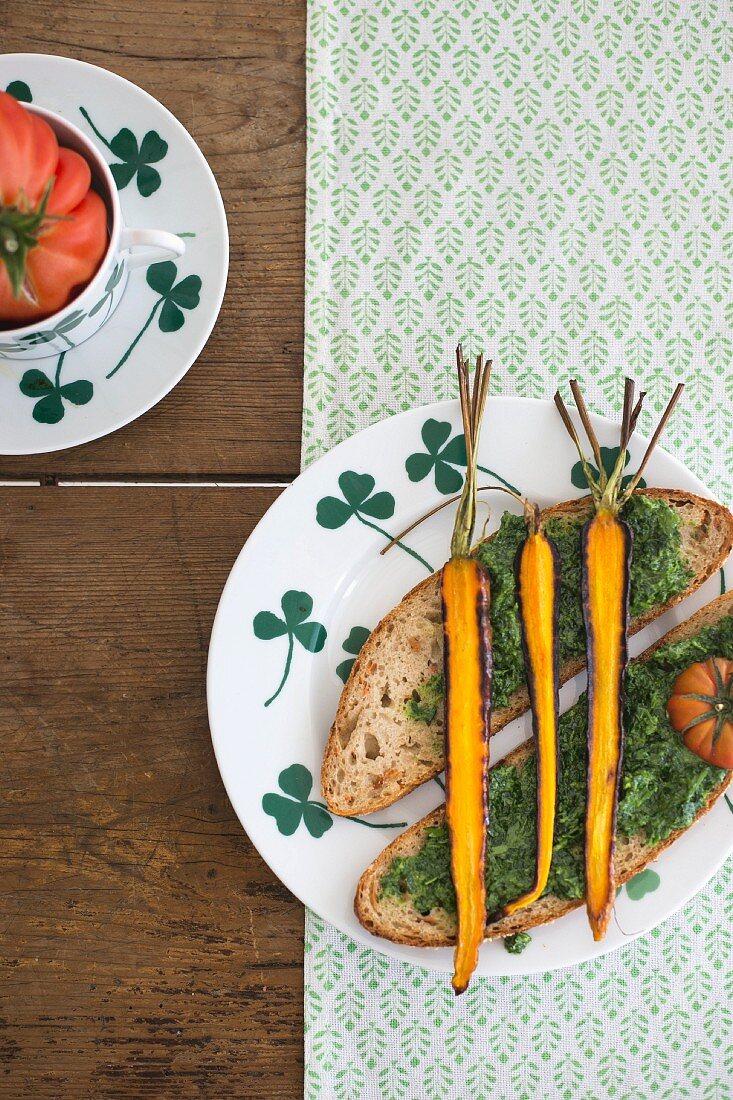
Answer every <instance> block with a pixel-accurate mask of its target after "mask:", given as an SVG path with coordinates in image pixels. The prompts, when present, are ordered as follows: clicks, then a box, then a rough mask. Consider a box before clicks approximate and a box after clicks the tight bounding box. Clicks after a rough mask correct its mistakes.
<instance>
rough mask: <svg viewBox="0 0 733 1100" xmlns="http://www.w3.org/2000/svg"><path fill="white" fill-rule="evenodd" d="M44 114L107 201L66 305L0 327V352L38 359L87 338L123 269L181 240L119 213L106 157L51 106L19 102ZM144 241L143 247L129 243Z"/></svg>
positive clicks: (108, 310) (117, 290) (109, 304)
mask: <svg viewBox="0 0 733 1100" xmlns="http://www.w3.org/2000/svg"><path fill="white" fill-rule="evenodd" d="M23 106H24V107H25V108H26V110H29V111H33V112H34V114H37V115H40V117H41V118H42V119H44V120H45V121H46V122H47V123H48V124H49V126H50V127H51V129H52V130H53V131H54V133H55V134H56V137H57V138H58V142H59V145H66V146H67V147H68V148H69V149H74V150H75V152H77V153H81V155H82V156H83V157H84V159H85V160H86V161H87V163H88V165H89V167H90V168H91V170H92V185H93V186H94V189H95V190H96V191H97V192H98V193H99V194H100V195H101V197H102V198H103V199H104V203H105V205H106V207H107V228H108V231H109V244H108V245H107V250H106V252H105V254H104V256H103V257H102V262H101V263H100V265H99V268H98V270H97V273H96V275H95V276H94V278H93V279H92V280H91V282H90V283H88V284H87V286H86V287H85V288H84V290H82V292H81V293H80V294H77V296H76V297H75V298H73V299H72V300H71V301H70V302H69V304H68V305H66V306H64V308H63V309H59V310H57V311H56V313H53V314H51V316H50V317H46V318H44V320H42V321H35V322H33V323H32V324H29V325H24V326H23V327H22V328H8V329H5V328H1V327H0V358H5V359H22V360H24V361H25V360H28V359H43V358H45V357H47V356H49V355H58V354H60V352H62V351H68V350H69V348H71V347H76V345H77V344H81V343H83V341H84V340H88V339H89V337H90V336H93V335H94V333H95V332H97V331H98V330H99V329H100V328H101V327H102V325H103V324H104V323H105V321H106V320H107V319H108V318H109V317H110V316H111V315H112V313H113V312H114V310H115V309H116V308H117V306H118V304H119V302H120V299H121V298H122V295H123V293H124V290H125V286H126V285H127V277H128V274H129V272H130V271H131V270H132V269H133V268H135V267H141V266H143V265H145V266H147V265H148V264H151V263H156V262H157V261H158V260H164V259H168V258H170V257H172V256H182V255H183V253H184V252H185V251H186V243H185V241H183V240H181V238H180V237H177V236H176V235H175V233H168V232H167V231H166V230H164V229H131V228H129V227H128V226H126V225H125V224H124V222H123V219H122V210H121V207H120V198H119V195H118V193H117V187H116V185H115V181H114V179H113V178H112V173H111V172H110V170H109V168H108V166H107V163H106V161H105V160H104V158H103V157H102V155H101V154H100V153H99V151H98V149H97V148H96V146H94V145H93V144H92V143H91V141H89V139H88V138H87V137H85V136H84V134H83V133H82V132H81V130H79V129H77V127H76V126H74V125H72V123H70V122H68V121H67V120H66V119H65V118H61V116H60V115H57V114H54V113H53V112H52V111H46V110H44V108H43V107H36V106H35V105H34V104H24V105H23ZM141 245H143V246H148V247H147V248H146V250H145V251H144V252H135V253H133V251H132V249H133V248H138V247H139V246H141Z"/></svg>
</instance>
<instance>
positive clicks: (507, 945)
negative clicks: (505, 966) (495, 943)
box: [504, 932, 532, 955]
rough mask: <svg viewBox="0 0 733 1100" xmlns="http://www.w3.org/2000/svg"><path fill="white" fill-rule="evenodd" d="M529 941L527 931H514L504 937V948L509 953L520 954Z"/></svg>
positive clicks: (530, 940)
mask: <svg viewBox="0 0 733 1100" xmlns="http://www.w3.org/2000/svg"><path fill="white" fill-rule="evenodd" d="M531 942H532V937H531V936H530V934H529V932H515V933H514V935H513V936H505V937H504V950H505V951H508V952H509V954H510V955H521V954H522V952H523V951H524V949H525V947H529V945H530V943H531Z"/></svg>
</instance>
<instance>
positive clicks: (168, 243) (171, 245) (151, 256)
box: [120, 227, 186, 271]
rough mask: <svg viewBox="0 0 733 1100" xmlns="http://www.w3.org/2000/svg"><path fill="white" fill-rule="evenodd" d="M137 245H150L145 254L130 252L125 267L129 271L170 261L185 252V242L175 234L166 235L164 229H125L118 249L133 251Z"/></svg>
mask: <svg viewBox="0 0 733 1100" xmlns="http://www.w3.org/2000/svg"><path fill="white" fill-rule="evenodd" d="M139 245H150V246H151V248H152V251H151V248H149V249H148V250H147V251H146V252H137V253H133V252H130V253H129V255H128V258H127V266H128V268H129V270H130V271H132V270H133V268H136V267H143V266H146V267H147V265H148V264H155V263H159V262H160V260H166V259H170V258H171V257H173V256H182V255H183V253H184V252H185V251H186V242H185V241H183V240H181V238H180V237H177V236H176V235H175V233H168V232H167V231H166V230H165V229H130V228H127V227H125V228H124V229H123V230H122V234H121V236H120V248H121V249H122V250H125V249H128V250H129V249H133V248H137V247H138V246H139Z"/></svg>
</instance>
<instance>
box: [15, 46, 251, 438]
mask: <svg viewBox="0 0 733 1100" xmlns="http://www.w3.org/2000/svg"><path fill="white" fill-rule="evenodd" d="M8 85H10V86H11V88H12V90H14V91H15V92H16V93H17V92H20V95H21V96H22V95H26V96H27V94H30V95H31V97H32V101H33V102H34V103H37V104H39V105H40V106H41V107H47V108H48V109H49V110H51V111H55V112H56V113H57V114H60V115H62V116H63V117H64V118H67V119H69V121H70V122H73V123H74V124H75V125H76V126H78V127H79V129H81V130H82V131H83V132H84V133H85V134H86V135H87V136H88V137H89V138H91V140H92V141H94V142H95V144H96V145H97V146H98V147H99V149H100V151H101V152H102V155H103V156H104V157H105V159H106V160H107V162H108V163H109V164H110V165H115V164H117V165H122V166H123V168H122V172H123V173H124V174H123V175H121V177H120V179H121V181H122V182H123V183H124V185H123V186H120V187H119V195H120V202H121V205H122V213H123V216H124V219H125V222H126V223H127V224H128V225H134V226H141V227H148V228H153V229H168V230H170V231H171V232H173V233H179V234H181V235H185V236H186V253H185V255H184V256H182V257H181V258H180V259H178V260H176V261H175V267H176V277H175V284H174V287H173V290H175V287H176V286H178V285H179V284H180V283H181V281H182V280H183V279H186V278H189V277H190V276H198V278H199V279H200V280H201V287H200V291H199V292H198V293H193V294H191V293H189V294H188V295H187V296H186V305H185V306H184V307H183V309H182V310H181V312H182V313H183V316H184V323H183V325H182V326H181V327H180V328H179V329H178V330H177V331H173V332H171V331H165V332H164V331H162V330H161V328H160V326H159V318H160V316H161V313H162V310H161V309H160V308H159V307H158V308H156V302H159V301H160V294H159V293H157V292H156V291H155V290H154V289H153V288H152V287H151V286H150V285H149V284H148V282H147V279H146V270H145V268H140V269H138V270H136V271H133V272H132V273H131V275H130V279H129V282H128V284H127V287H126V289H125V293H124V296H123V298H122V301H121V302H120V304H119V306H118V307H117V309H116V310H115V312H114V313H113V314H112V316H111V318H110V320H109V321H108V322H107V323H106V324H105V325H104V326H103V328H101V329H100V331H99V332H98V333H97V334H96V335H95V336H92V337H91V338H90V339H89V340H86V341H85V342H84V343H83V344H80V345H79V347H76V348H75V347H74V346H73V336H74V334H73V330H70V331H69V333H68V335H67V337H66V338H67V340H68V342H69V347H70V350H69V351H68V352H67V353H66V354H65V355H64V356H63V357H62V362H61V364H59V363H58V360H59V356H52V357H49V358H45V359H38V360H34V361H33V362H31V363H29V364H28V367H25V366H24V365H23V363H22V362H20V361H18V360H12V361H11V360H10V359H3V357H2V355H1V354H0V454H6V455H15V454H42V453H44V452H46V451H57V450H61V449H63V448H65V447H73V446H76V445H77V444H79V443H87V442H89V440H91V439H98V438H99V437H100V436H103V435H108V434H109V432H113V431H115V429H117V428H121V427H122V426H123V424H128V423H129V422H130V421H131V420H134V419H135V418H136V417H138V416H140V415H141V414H142V413H144V412H146V411H147V409H149V408H151V407H152V406H153V405H155V404H156V403H157V402H158V401H160V400H161V398H162V397H165V395H166V394H167V393H168V392H169V391H170V390H172V389H173V387H174V386H175V385H176V383H178V382H180V380H181V378H183V376H184V374H185V373H186V371H187V370H188V369H189V367H190V366H191V365H192V364H193V363H194V362H195V360H196V358H197V356H198V355H199V354H200V352H201V349H202V348H203V346H204V344H205V343H206V341H207V339H208V337H209V334H210V332H211V330H212V328H213V327H214V322H215V321H216V318H217V316H218V313H219V309H220V307H221V301H222V298H223V296H224V287H225V285H226V278H227V268H228V263H229V238H228V234H227V223H226V217H225V214H224V205H223V203H222V201H221V195H220V194H219V188H218V187H217V185H216V180H215V179H214V176H213V175H212V172H211V169H210V168H209V166H208V164H207V163H206V160H205V158H204V156H203V154H202V152H201V150H200V149H199V148H198V146H197V145H196V142H195V141H194V140H193V138H192V137H191V135H190V134H189V133H188V132H187V131H186V130H184V128H183V126H181V124H180V122H179V121H178V120H177V119H176V118H174V116H173V115H172V114H171V113H170V111H168V110H166V108H165V107H163V105H162V104H160V103H158V101H157V100H155V99H153V97H152V96H150V95H148V93H147V92H144V91H142V89H141V88H138V87H136V86H135V85H134V84H131V83H130V82H129V81H128V80H124V79H123V78H122V77H120V76H116V75H115V74H114V73H110V72H107V70H106V69H99V68H97V66H96V65H87V64H86V63H85V62H83V61H75V60H73V59H72V58H69V57H50V56H47V55H45V54H4V55H1V56H0V89H2V90H5V89H6V88H7V87H8ZM93 127H94V128H96V131H97V132H96V133H95V130H94V129H93ZM122 130H128V131H130V132H131V134H132V135H133V138H134V141H135V142H136V144H137V146H138V147H139V148H140V149H142V148H143V138H144V137H145V135H146V134H148V133H149V132H150V131H154V133H155V134H156V135H157V137H158V138H159V139H162V141H163V142H165V143H166V144H167V150H166V151H165V154H164V155H163V156H162V157H159V155H158V154H159V152H160V149H161V148H162V146H161V145H160V142H159V141H155V142H154V144H155V147H156V153H155V156H156V159H155V160H154V161H151V164H150V165H148V168H152V169H154V170H155V171H156V172H157V173H158V176H159V178H160V183H159V185H158V186H157V187H155V189H154V190H150V173H147V174H144V175H143V177H142V184H141V187H142V190H141V187H140V186H138V184H139V183H140V180H141V177H140V176H139V174H138V172H137V171H135V173H134V174H133V175H132V177H131V178H129V179H127V182H124V181H125V178H126V176H129V172H127V173H125V170H124V163H125V162H124V161H123V160H122V159H121V158H120V157H116V156H115V155H114V154H113V153H112V151H111V150H110V149H109V147H108V143H110V142H113V139H114V138H115V136H118V135H119V134H120V131H122ZM115 144H116V148H118V149H119V148H120V146H119V145H118V144H117V143H115ZM126 146H130V148H131V145H130V136H129V135H125V136H124V137H123V150H124V148H125V147H126ZM127 163H128V164H129V163H131V162H130V161H128V162H127ZM118 171H119V169H118ZM148 191H150V193H147V192H148ZM143 192H145V193H143ZM148 270H149V269H148ZM153 281H155V280H154V279H153ZM190 286H191V280H190V279H189V283H188V284H187V287H189V288H190ZM151 312H152V313H153V316H152V318H151V320H150V323H149V324H148V325H147V327H146V322H147V321H148V318H150V317H151ZM143 329H144V330H145V331H144V332H142V330H143ZM141 332H142V335H141V336H140V339H139V340H138V341H137V343H135V346H134V349H133V351H132V353H131V354H130V356H129V358H127V360H126V361H125V363H124V364H123V366H121V367H120V369H119V370H118V371H116V373H114V374H113V376H112V377H111V378H108V377H107V376H108V374H109V373H110V372H111V371H112V370H113V369H114V367H115V366H116V365H117V364H118V363H119V362H120V360H121V359H122V358H123V357H124V355H125V352H126V351H127V349H128V348H129V347H130V346H131V345H132V344H133V342H134V341H135V340H136V338H137V337H138V335H139V334H140V333H141ZM0 335H1V334H0ZM59 365H60V366H61V370H62V375H61V377H60V378H57V377H56V371H57V367H58V366H59ZM29 369H34V370H39V369H40V370H42V371H43V372H44V373H45V374H46V375H47V377H48V379H49V382H50V383H51V384H52V385H54V386H55V387H56V389H57V390H58V389H59V387H64V386H66V385H67V384H68V383H71V382H79V381H82V380H85V381H88V382H90V383H91V386H92V390H91V397H88V394H89V392H90V390H89V387H83V391H82V392H83V393H84V396H85V398H86V401H85V403H84V404H82V405H79V404H74V402H73V401H72V400H66V399H64V398H63V396H62V398H61V403H60V408H61V410H62V415H61V418H60V419H59V420H57V422H56V423H53V424H49V423H45V422H43V420H42V419H41V420H40V421H39V420H38V419H35V418H34V415H33V413H34V410H35V409H36V406H37V405H38V402H39V398H38V397H37V396H35V397H27V396H25V395H24V394H23V392H22V391H21V388H20V383H21V380H22V378H23V375H24V373H25V371H26V370H29ZM60 392H61V393H62V391H60ZM69 392H71V393H73V392H74V391H73V390H71V391H69ZM77 392H78V391H77ZM39 415H41V416H42V415H43V414H42V413H41V414H39Z"/></svg>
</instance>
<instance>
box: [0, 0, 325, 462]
mask: <svg viewBox="0 0 733 1100" xmlns="http://www.w3.org/2000/svg"><path fill="white" fill-rule="evenodd" d="M51 27H53V28H55V30H54V33H53V34H52V33H50V31H49V28H51ZM2 30H3V35H2V38H3V44H2V48H3V52H15V51H30V52H43V53H49V52H50V53H60V54H66V55H69V56H73V57H78V58H80V59H81V60H83V61H89V62H92V63H93V64H97V65H101V66H102V67H104V68H108V69H112V70H114V71H115V72H117V73H119V74H120V75H121V76H124V77H127V78H128V79H129V80H132V81H134V82H135V83H136V84H140V85H141V86H142V87H143V88H145V89H146V90H147V91H148V92H150V93H151V94H152V95H154V96H155V97H156V98H157V99H159V100H160V101H161V102H162V103H164V104H165V106H166V107H168V108H169V109H170V110H171V111H172V112H173V113H174V114H175V115H176V116H177V117H178V118H179V119H180V121H181V122H182V123H183V125H184V126H185V127H186V128H187V129H188V130H189V132H190V133H191V134H192V135H193V137H194V138H195V140H196V141H197V142H198V144H199V145H200V147H201V149H202V150H203V152H204V153H205V155H206V157H207V159H208V161H209V164H210V165H211V167H212V169H213V171H214V174H215V175H216V178H217V180H218V182H219V186H220V187H221V190H222V194H223V196H224V203H225V206H226V209H227V217H228V219H229V230H230V235H231V261H230V271H229V284H228V288H227V293H226V296H225V299H224V305H223V307H222V312H221V314H220V317H219V321H218V323H217V325H216V327H215V329H214V332H213V333H212V336H211V337H210V339H209V343H208V344H207V346H206V348H205V349H204V351H203V352H202V354H201V356H200V358H199V360H198V361H197V363H195V364H194V366H193V367H192V368H191V370H190V371H189V373H188V374H187V375H186V377H185V378H184V379H183V381H182V382H181V383H180V384H179V385H178V386H177V387H176V388H175V390H173V392H172V393H170V394H169V395H168V396H167V397H166V398H165V399H164V400H163V401H162V402H161V404H159V405H158V406H157V407H156V408H155V409H153V410H151V411H150V412H149V413H147V414H146V415H145V416H144V417H143V418H142V419H140V420H138V421H136V422H135V423H133V424H130V425H128V426H127V427H126V428H123V429H121V430H120V431H119V432H116V433H114V434H113V435H111V436H107V437H106V438H105V439H102V440H98V441H96V442H94V443H89V444H87V445H86V446H84V447H78V448H74V449H73V450H71V451H66V452H59V453H57V454H53V455H43V456H38V457H21V458H5V457H0V479H2V478H8V477H23V476H25V477H42V476H43V475H47V474H50V475H57V476H64V477H71V478H74V477H89V476H92V477H94V476H99V477H102V478H107V479H113V478H120V477H129V476H134V475H135V474H138V475H148V476H151V475H156V474H171V475H178V476H179V477H180V478H186V477H204V478H205V477H206V476H207V475H211V476H214V475H232V476H234V477H237V478H238V479H240V480H246V479H247V478H248V477H251V476H255V477H257V476H260V477H273V476H277V477H282V476H292V475H294V474H296V473H297V472H298V468H299V453H300V417H301V395H302V358H303V221H304V212H303V210H304V172H305V169H304V165H305V105H304V85H305V72H304V64H305V63H304V52H305V3H304V0H279V2H277V3H265V2H264V0H247V3H245V4H227V3H220V2H216V0H195V2H194V3H191V4H185V5H181V4H179V3H178V2H177V0H148V2H146V3H142V2H139V0H98V2H97V3H96V4H95V5H93V6H92V7H90V6H89V5H79V4H76V3H74V2H73V0H59V2H55V3H50V2H48V0H30V2H26V3H22V4H21V3H20V0H5V3H4V4H3V6H2ZM182 429H183V430H182Z"/></svg>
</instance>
